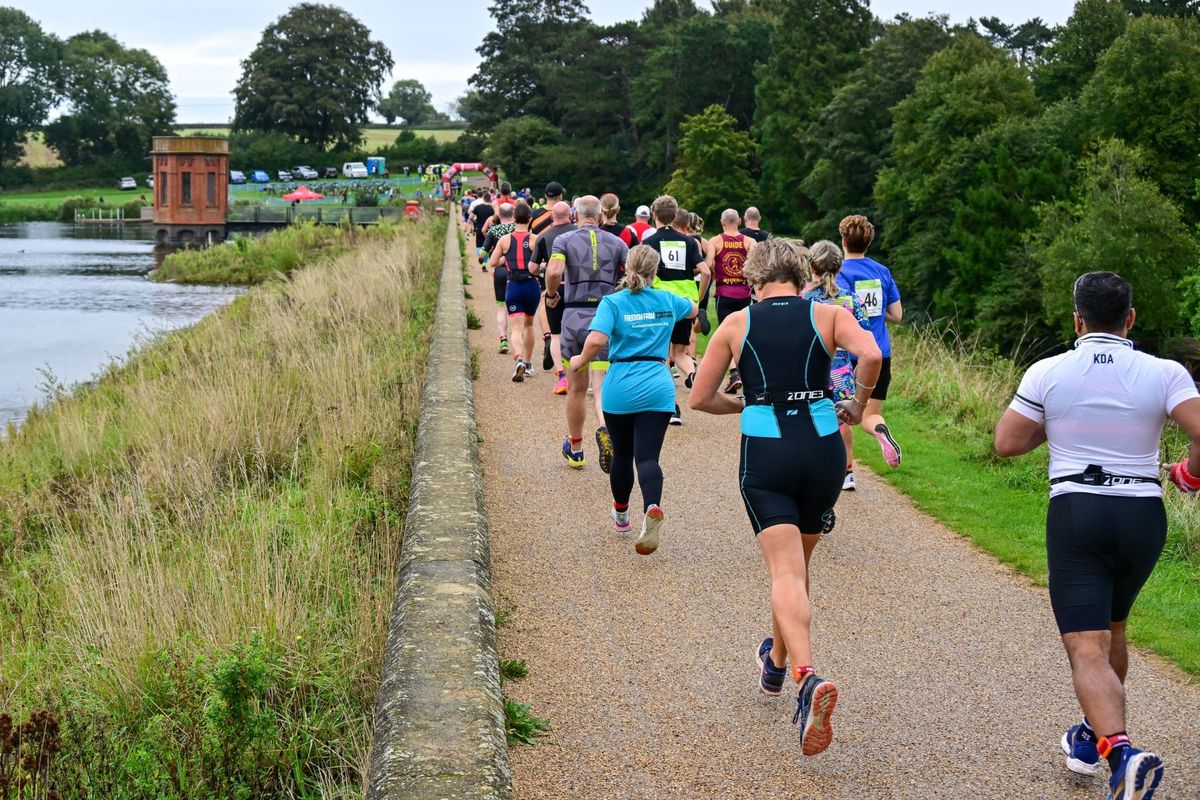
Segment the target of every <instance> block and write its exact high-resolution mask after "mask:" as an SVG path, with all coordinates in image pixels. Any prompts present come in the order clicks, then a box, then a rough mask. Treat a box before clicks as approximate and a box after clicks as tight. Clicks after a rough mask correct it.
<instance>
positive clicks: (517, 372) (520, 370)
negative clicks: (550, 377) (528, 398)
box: [513, 358, 525, 383]
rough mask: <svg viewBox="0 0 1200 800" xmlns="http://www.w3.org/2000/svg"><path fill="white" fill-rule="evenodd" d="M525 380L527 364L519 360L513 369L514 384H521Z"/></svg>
mask: <svg viewBox="0 0 1200 800" xmlns="http://www.w3.org/2000/svg"><path fill="white" fill-rule="evenodd" d="M523 380H525V362H524V361H522V360H521V359H519V358H518V359H517V365H516V366H515V367H514V368H513V383H520V382H521V381H523Z"/></svg>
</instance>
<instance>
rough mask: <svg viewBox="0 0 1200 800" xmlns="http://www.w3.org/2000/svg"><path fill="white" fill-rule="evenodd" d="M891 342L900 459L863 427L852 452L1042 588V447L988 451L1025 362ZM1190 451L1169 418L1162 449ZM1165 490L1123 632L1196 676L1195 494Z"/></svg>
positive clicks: (1199, 581)
mask: <svg viewBox="0 0 1200 800" xmlns="http://www.w3.org/2000/svg"><path fill="white" fill-rule="evenodd" d="M893 348H894V354H895V362H894V369H895V378H894V382H893V386H894V387H895V388H896V392H895V394H893V395H892V397H891V398H889V400H888V401H887V403H886V408H885V416H886V417H887V420H888V426H889V427H890V428H891V429H892V431H893V433H894V434H895V435H896V438H897V440H898V441H899V442H900V443H901V444H902V445H903V447H904V466H903V467H902V468H901V469H899V470H892V469H890V468H888V467H887V466H886V465H885V464H884V463H883V459H882V458H881V457H880V454H879V448H877V447H875V446H874V442H872V441H870V440H868V439H867V437H866V436H865V435H863V434H862V432H861V431H856V435H855V443H856V446H855V453H854V454H855V457H856V458H859V459H860V460H862V461H864V462H866V463H867V464H868V465H869V466H870V467H871V468H872V469H873V470H874V471H875V472H876V473H877V474H879V475H880V476H882V477H883V479H884V480H886V481H888V482H889V483H891V484H892V485H894V486H896V487H897V488H898V489H900V490H901V491H903V492H904V493H905V494H906V495H908V496H909V497H910V498H912V500H913V502H914V503H915V504H916V506H917V507H918V508H920V509H921V510H922V511H924V512H926V513H927V514H929V515H930V516H932V517H934V518H936V519H938V520H939V521H941V522H942V523H944V524H945V525H947V526H948V527H950V528H952V529H953V530H955V531H958V532H959V533H961V534H962V535H964V536H966V537H967V538H969V539H970V540H971V541H972V542H974V543H975V544H976V545H978V546H979V547H981V548H983V549H984V550H987V551H988V552H990V553H992V554H993V555H995V556H996V557H997V558H999V559H1000V560H1001V561H1003V562H1004V563H1005V564H1008V565H1010V566H1012V567H1014V568H1015V569H1017V570H1018V571H1019V572H1021V573H1022V574H1024V575H1026V576H1028V577H1029V578H1030V579H1031V580H1032V581H1033V582H1034V583H1036V584H1037V585H1039V586H1045V585H1046V547H1045V524H1046V507H1047V505H1048V503H1049V496H1048V484H1047V480H1046V467H1047V461H1048V455H1047V452H1046V449H1045V448H1044V447H1043V448H1040V449H1039V450H1038V451H1036V452H1034V453H1032V454H1030V455H1028V456H1024V457H1022V458H1018V459H1012V460H1002V459H999V458H997V457H996V456H995V454H994V453H993V450H992V430H993V427H994V425H995V422H996V420H998V419H999V418H1000V415H1001V413H1003V410H1004V408H1005V407H1007V405H1008V402H1009V401H1010V400H1011V398H1012V393H1013V392H1014V391H1015V390H1016V386H1017V383H1018V382H1019V379H1020V375H1021V370H1020V369H1018V368H1017V367H1016V366H1015V365H1013V364H1012V363H1010V362H1007V361H1002V360H991V359H984V358H980V357H978V356H970V355H968V354H967V349H966V348H964V347H951V346H948V345H946V344H945V343H944V342H943V341H942V339H941V338H940V337H938V336H935V335H933V334H931V333H920V332H918V333H913V332H911V331H908V330H901V331H899V332H898V335H897V336H896V337H895V341H894V343H893ZM1185 452H1186V443H1185V441H1184V439H1183V437H1182V435H1181V433H1180V432H1179V431H1178V430H1177V429H1174V428H1169V429H1168V431H1167V433H1166V435H1165V437H1164V443H1163V455H1164V457H1165V459H1167V460H1173V459H1178V458H1181V457H1182V456H1183V455H1184V453H1185ZM1164 496H1165V498H1166V502H1167V513H1168V519H1169V520H1170V529H1169V533H1168V537H1167V546H1166V550H1165V552H1164V554H1163V558H1162V560H1161V561H1160V562H1159V564H1158V567H1157V568H1156V569H1155V571H1154V574H1153V575H1152V576H1151V578H1150V580H1149V582H1148V583H1147V584H1146V587H1145V589H1143V591H1142V594H1141V596H1140V597H1139V599H1138V602H1137V605H1136V606H1135V607H1134V610H1133V615H1132V617H1131V619H1130V625H1129V632H1130V636H1131V638H1132V639H1133V641H1135V642H1136V643H1137V644H1139V645H1141V646H1143V647H1146V648H1149V649H1151V650H1153V651H1155V652H1157V653H1158V654H1160V655H1162V656H1165V657H1166V658H1168V659H1170V660H1172V661H1174V662H1175V663H1176V664H1178V665H1179V666H1180V667H1182V668H1183V669H1184V670H1186V671H1188V672H1190V673H1192V674H1200V504H1197V503H1196V502H1195V499H1194V498H1190V497H1184V496H1182V495H1180V494H1179V493H1178V492H1176V491H1174V490H1173V489H1172V488H1171V487H1167V488H1166V489H1165V490H1164ZM1047 633H1048V635H1049V633H1050V632H1049V631H1048V632H1047Z"/></svg>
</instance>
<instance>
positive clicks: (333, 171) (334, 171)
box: [324, 167, 338, 178]
mask: <svg viewBox="0 0 1200 800" xmlns="http://www.w3.org/2000/svg"><path fill="white" fill-rule="evenodd" d="M324 174H325V177H326V178H336V177H337V176H338V168H337V167H326V168H325V169H324Z"/></svg>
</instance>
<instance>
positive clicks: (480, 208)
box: [471, 192, 496, 272]
mask: <svg viewBox="0 0 1200 800" xmlns="http://www.w3.org/2000/svg"><path fill="white" fill-rule="evenodd" d="M495 214H496V209H495V208H493V207H492V194H491V192H485V193H484V194H483V195H482V196H480V197H479V198H478V199H476V200H475V202H473V203H471V224H472V225H473V226H474V227H475V252H476V254H477V255H478V256H479V263H480V264H481V265H482V266H483V271H484V272H487V260H486V259H485V258H484V256H483V239H484V236H485V235H486V233H487V229H488V223H489V222H491V219H492V217H493V216H494V215H495Z"/></svg>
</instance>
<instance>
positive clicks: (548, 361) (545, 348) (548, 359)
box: [542, 338, 554, 372]
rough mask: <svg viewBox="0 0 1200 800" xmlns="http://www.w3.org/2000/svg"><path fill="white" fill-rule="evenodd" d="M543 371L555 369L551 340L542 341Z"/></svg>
mask: <svg viewBox="0 0 1200 800" xmlns="http://www.w3.org/2000/svg"><path fill="white" fill-rule="evenodd" d="M542 369H543V370H544V371H546V372H549V371H550V370H552V369H554V356H552V355H550V339H548V338H547V339H543V340H542Z"/></svg>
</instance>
